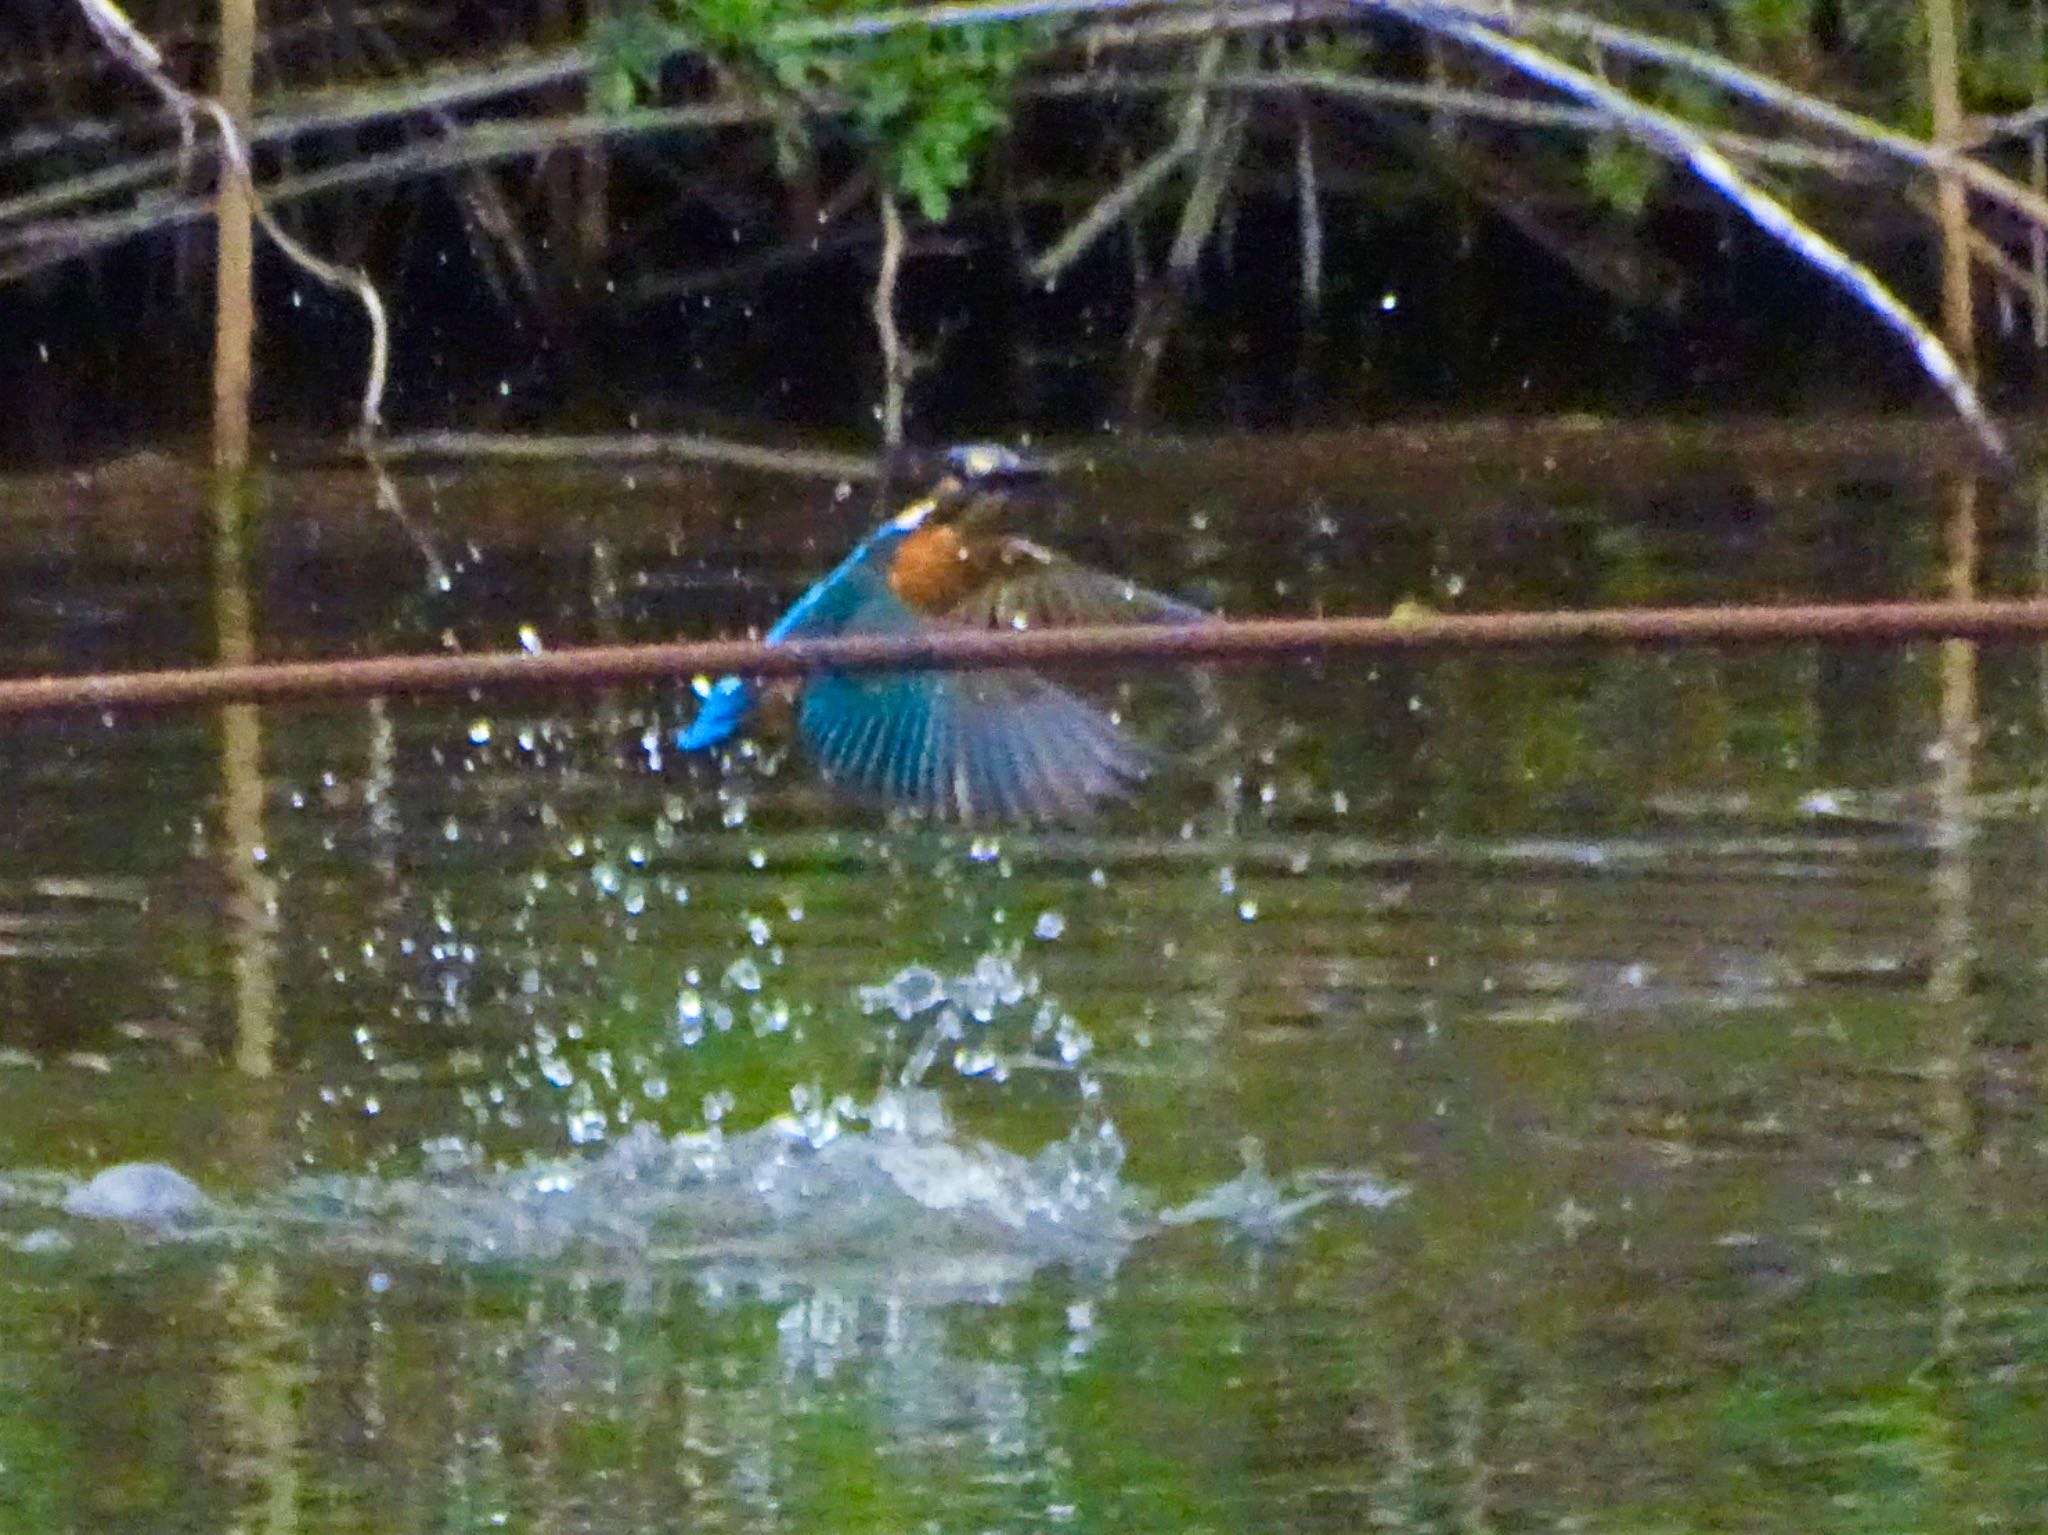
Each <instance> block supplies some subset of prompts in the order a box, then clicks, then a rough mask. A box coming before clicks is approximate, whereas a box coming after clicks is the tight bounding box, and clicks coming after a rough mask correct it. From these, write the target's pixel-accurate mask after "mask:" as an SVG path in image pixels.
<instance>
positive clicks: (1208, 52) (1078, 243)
mask: <svg viewBox="0 0 2048 1535" xmlns="http://www.w3.org/2000/svg"><path fill="white" fill-rule="evenodd" d="M1222 60H1223V39H1222V38H1220V37H1212V38H1210V39H1209V40H1208V41H1207V42H1206V43H1204V44H1203V45H1202V52H1201V54H1200V56H1199V57H1198V59H1197V61H1196V64H1195V81H1194V84H1193V85H1192V86H1191V87H1190V88H1189V90H1188V99H1187V104H1186V105H1185V106H1184V107H1183V108H1182V109H1181V115H1180V126H1179V128H1178V129H1177V130H1176V131H1175V133H1174V136H1173V141H1172V142H1171V143H1169V144H1168V145H1167V146H1166V147H1165V148H1164V149H1162V150H1160V151H1159V153H1157V154H1156V155H1153V156H1152V157H1151V158H1150V159H1148V160H1146V161H1145V162H1144V163H1143V164H1142V165H1140V166H1139V167H1138V168H1137V169H1136V170H1134V171H1133V172H1131V174H1130V175H1128V176H1126V177H1124V179H1123V180H1121V181H1119V182H1118V183H1117V184H1116V185H1115V186H1114V187H1112V188H1110V190H1109V191H1108V193H1106V194H1105V195H1104V196H1103V197H1101V198H1100V199H1098V200H1097V201H1096V204H1095V206H1094V207H1092V208H1090V209H1089V210H1088V211H1087V212H1086V213H1085V214H1083V215H1082V216H1081V217H1080V218H1079V219H1078V220H1077V221H1076V222H1075V223H1074V226H1073V227H1072V228H1071V229H1069V230H1068V231H1067V232H1066V233H1065V234H1064V235H1061V236H1060V238H1059V239H1057V240H1055V241H1054V242H1053V244H1052V246H1051V248H1050V249H1048V250H1047V251H1046V252H1045V253H1044V254H1043V255H1041V256H1040V257H1039V258H1038V259H1037V260H1036V261H1033V262H1032V263H1031V265H1030V267H1029V268H1027V272H1028V275H1029V276H1030V278H1031V280H1032V281H1033V282H1035V283H1038V284H1040V285H1041V286H1043V287H1048V288H1049V287H1051V286H1052V285H1053V284H1054V283H1056V282H1058V281H1059V278H1060V274H1061V273H1062V272H1064V271H1066V269H1067V268H1068V267H1070V266H1072V265H1073V264H1074V263H1075V262H1076V261H1078V260H1079V259H1080V258H1081V257H1082V256H1083V255H1084V254H1085V253H1086V252H1087V250H1088V248H1089V247H1090V246H1092V245H1093V244H1094V243H1095V242H1096V241H1097V240H1099V239H1101V238H1102V236H1103V235H1104V234H1106V233H1108V232H1109V231H1110V230H1111V229H1113V228H1115V227H1116V225H1117V224H1118V223H1120V222H1121V221H1122V220H1123V219H1124V218H1125V217H1127V216H1128V215H1129V214H1130V212H1131V210H1133V209H1134V208H1136V207H1137V206H1138V204H1139V203H1141V202H1143V201H1144V200H1145V199H1146V198H1147V197H1149V196H1151V195H1152V193H1153V192H1154V191H1155V190H1157V189H1158V188H1159V187H1161V186H1163V185H1164V184H1165V182H1166V178H1167V177H1169V176H1171V175H1172V174H1173V173H1174V172H1175V171H1177V170H1179V169H1180V167H1181V166H1182V165H1184V164H1186V163H1187V162H1188V161H1189V160H1191V159H1193V158H1194V156H1195V153H1196V151H1197V150H1198V149H1199V148H1200V147H1201V144H1202V133H1203V129H1204V127H1205V126H1206V124H1207V122H1208V116H1209V81H1210V80H1211V79H1212V78H1213V77H1214V75H1215V73H1216V67H1217V65H1218V64H1220V63H1221V62H1222Z"/></svg>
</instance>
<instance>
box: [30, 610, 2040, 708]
mask: <svg viewBox="0 0 2048 1535" xmlns="http://www.w3.org/2000/svg"><path fill="white" fill-rule="evenodd" d="M2044 636H2048V602H2044V601H2033V600H2030V601H1992V602H1984V601H1974V602H1910V603H1866V604H1848V605H1842V606H1820V605H1815V606H1791V607H1731V608H1621V609H1614V608H1609V609H1596V610H1592V611H1586V612H1531V613H1473V614H1426V615H1420V616H1415V617H1400V618H1289V619H1257V620H1240V621H1235V622H1228V621H1224V620H1220V619H1219V620H1215V621H1212V622H1209V623H1195V624H1143V625H1123V626H1109V627H1088V628H1071V629H1030V630H1021V631H1020V630H1015V629H965V628H956V629H933V630H929V631H927V632H924V633H921V634H914V635H859V636H847V637H841V638H837V639H822V640H801V641H798V640H791V641H786V642H784V643H781V644H769V643H767V642H765V641H762V640H709V641H700V642H691V643H684V644H674V645H620V646H603V647H591V648H586V649H576V650H553V651H541V652H535V653H528V652H496V653H493V654H489V655H446V654H441V655H419V656H386V657H380V658H376V659H371V660H354V661H314V662H296V663H292V662H283V663H277V664H273V665H259V666H237V667H216V668H204V669H195V670H186V671H154V672H115V673H107V674H101V675H95V676H57V677H29V678H21V679H17V680H12V681H0V718H20V717H23V716H28V715H51V714H63V713H77V712H81V711H82V712H103V711H107V710H114V709H179V708H203V707H211V706H215V705H218V704H222V703H237V702H239V703H281V702H287V701H298V702H304V701H311V700H316V699H333V698H348V697H362V696H365V695H372V696H374V695H385V694H393V693H448V692H464V693H466V692H469V691H472V690H481V689H493V690H499V691H521V690H526V691H531V690H535V689H543V688H563V687H576V686H588V685H590V684H592V683H619V682H634V681H642V682H656V681H664V680H672V679H675V678H678V677H688V676H692V675H703V674H718V673H726V672H735V673H743V674H746V675H749V676H755V677H803V676H810V675H813V674H815V673H817V672H820V671H880V670H902V669H930V668H944V669H976V670H985V669H990V668H1000V667H1033V668H1039V669H1051V668H1057V667H1087V666H1098V665H1101V664H1103V663H1104V662H1110V661H1116V662H1145V663H1152V664H1173V663H1178V662H1190V661H1202V662H1239V663H1245V662H1257V661H1274V660H1286V659H1290V658H1299V657H1306V656H1311V655H1316V654H1321V653H1326V652H1329V651H1333V650H1341V651H1348V652H1355V653H1362V654H1376V655H1462V654H1474V653H1495V654H1502V653H1554V652H1559V651H1568V650H1587V649H1601V650H1642V649H1666V648H1672V647H1681V646H1687V647H1692V646H1710V647H1719V648H1729V647H1741V646H1751V645H1784V644H1788V643H1789V644H1815V645H1900V644H1911V643H1914V642H1917V641H1923V640H1934V639H1971V640H1977V641H1981V642H1989V643H1998V642H2003V643H2007V644H2025V643H2039V642H2040V641H2041V639H2042V638H2043V637H2044Z"/></svg>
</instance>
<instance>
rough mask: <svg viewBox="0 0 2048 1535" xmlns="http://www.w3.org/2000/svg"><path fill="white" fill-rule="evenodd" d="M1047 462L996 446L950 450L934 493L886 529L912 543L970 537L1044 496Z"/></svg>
mask: <svg viewBox="0 0 2048 1535" xmlns="http://www.w3.org/2000/svg"><path fill="white" fill-rule="evenodd" d="M1047 482H1048V474H1047V466H1046V465H1045V464H1044V462H1043V461H1041V460H1037V459H1030V458H1026V457H1024V456H1023V455H1022V454H1020V453H1018V452H1016V451H1015V450H1014V449H1011V448H1006V447H1002V446H1000V445H998V444H995V443H969V444H966V445H964V446H962V447H957V448H949V449H947V450H946V452H945V453H944V454H943V455H942V456H941V457H940V459H939V461H938V464H937V466H936V474H935V476H934V478H933V480H932V483H931V488H930V489H929V490H927V491H926V492H925V493H924V494H923V495H922V496H919V497H918V498H917V499H916V500H915V501H913V502H911V503H910V504H909V505H908V506H906V507H904V508H903V509H902V510H901V511H899V512H897V513H896V515H895V516H894V517H892V518H890V519H889V521H888V522H887V523H885V524H884V525H883V529H884V532H885V533H888V534H893V535H895V536H897V537H906V536H908V535H909V534H912V533H916V532H918V531H920V530H927V529H931V528H935V527H951V528H956V529H959V530H961V531H963V532H964V531H967V530H969V529H971V528H974V527H976V526H978V525H980V524H982V523H985V522H987V521H989V520H991V519H992V518H994V517H995V516H996V515H998V514H999V513H1001V512H1002V511H1004V510H1005V509H1006V508H1009V507H1012V506H1014V505H1016V504H1017V503H1018V502H1020V501H1023V500H1026V499H1030V498H1033V497H1036V496H1041V495H1043V494H1044V492H1045V489H1046V485H1047Z"/></svg>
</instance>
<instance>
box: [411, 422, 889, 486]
mask: <svg viewBox="0 0 2048 1535" xmlns="http://www.w3.org/2000/svg"><path fill="white" fill-rule="evenodd" d="M383 455H384V457H385V459H386V460H388V461H389V462H392V463H403V462H406V461H408V460H417V459H439V458H463V459H493V460H497V461H499V462H509V463H586V464H588V463H633V462H670V463H688V464H717V465H720V466H722V467H725V468H730V469H748V470H757V471H761V472H765V473H769V474H793V475H804V476H808V477H810V478H814V479H821V480H858V481H867V480H872V479H874V478H875V477H876V474H877V470H876V468H875V465H874V461H873V460H872V459H870V458H867V457H864V456H861V455H857V454H851V453H831V452H827V451H825V450H823V449H819V448H766V447H759V446H757V445H755V444H753V443H744V442H728V441H725V440H723V439H721V438H717V437H694V436H661V435H656V434H654V433H641V434H637V435H634V436H630V437H505V436H500V435H497V434H495V433H490V432H421V433H418V434H416V435H414V436H410V437H394V438H392V439H390V440H389V441H387V442H386V443H385V444H384V445H383Z"/></svg>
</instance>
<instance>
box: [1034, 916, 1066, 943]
mask: <svg viewBox="0 0 2048 1535" xmlns="http://www.w3.org/2000/svg"><path fill="white" fill-rule="evenodd" d="M1066 930H1067V919H1066V918H1065V917H1063V916H1061V915H1060V914H1059V913H1058V912H1056V911H1042V912H1040V913H1039V914H1038V921H1037V923H1036V924H1034V925H1033V927H1032V929H1031V935H1032V937H1034V938H1043V939H1044V940H1045V941H1046V942H1047V943H1050V942H1052V941H1053V939H1055V938H1057V937H1059V936H1060V934H1062V933H1064V932H1065V931H1066Z"/></svg>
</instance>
